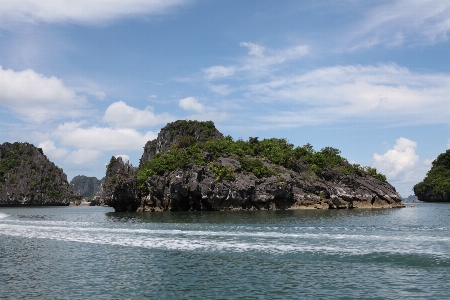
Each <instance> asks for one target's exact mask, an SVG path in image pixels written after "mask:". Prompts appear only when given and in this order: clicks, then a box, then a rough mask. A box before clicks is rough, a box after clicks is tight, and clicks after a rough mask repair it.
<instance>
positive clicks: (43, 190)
mask: <svg viewBox="0 0 450 300" xmlns="http://www.w3.org/2000/svg"><path fill="white" fill-rule="evenodd" d="M72 197H73V194H72V191H71V189H70V185H69V183H68V182H67V176H66V174H64V172H63V170H62V169H60V168H58V167H57V166H56V165H55V164H54V163H52V162H51V161H49V159H48V158H47V156H45V155H44V153H43V152H42V149H41V148H36V147H35V146H33V145H32V144H29V143H18V142H16V143H12V144H11V143H4V144H1V145H0V206H15V205H69V202H70V200H71V199H72Z"/></svg>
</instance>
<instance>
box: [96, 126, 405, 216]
mask: <svg viewBox="0 0 450 300" xmlns="http://www.w3.org/2000/svg"><path fill="white" fill-rule="evenodd" d="M103 197H104V200H105V202H106V203H107V204H109V205H111V206H113V207H114V208H115V209H116V211H162V210H172V211H173V210H243V209H302V208H357V207H402V206H403V205H402V204H401V200H402V199H401V197H400V195H399V194H398V193H397V192H396V191H395V188H394V187H393V186H391V185H390V184H389V183H387V182H386V177H385V176H384V175H382V174H379V173H378V172H377V171H376V169H374V168H371V167H362V166H360V165H357V164H351V163H349V162H348V161H347V160H346V159H345V158H343V157H341V156H340V151H339V150H338V149H335V148H332V147H326V148H323V149H321V150H320V151H316V150H314V149H313V146H312V145H310V144H306V145H304V146H302V147H294V145H292V144H290V143H289V142H288V141H287V140H286V139H279V138H271V139H263V140H259V139H258V138H257V137H250V138H249V139H248V140H247V141H244V140H233V138H232V137H230V136H226V137H224V136H223V135H222V134H221V133H220V132H218V131H217V129H216V128H215V126H214V124H213V123H212V122H211V121H209V122H198V121H176V122H174V123H169V124H167V125H166V126H165V127H164V128H162V129H161V131H160V133H159V134H158V137H157V139H155V140H152V141H149V142H148V143H147V144H146V146H145V148H144V154H143V156H142V158H141V161H140V165H139V168H135V167H133V166H131V165H129V164H124V163H123V162H122V160H121V159H120V158H117V159H116V158H114V157H112V158H111V161H110V164H109V165H108V166H107V172H106V178H105V185H104V193H103Z"/></svg>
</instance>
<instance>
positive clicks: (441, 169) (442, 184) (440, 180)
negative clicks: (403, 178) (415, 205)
mask: <svg viewBox="0 0 450 300" xmlns="http://www.w3.org/2000/svg"><path fill="white" fill-rule="evenodd" d="M414 194H415V195H416V196H417V198H418V199H419V200H420V201H425V202H450V149H449V150H447V151H446V152H444V153H441V154H439V156H438V157H437V158H436V159H435V160H434V161H433V162H432V166H431V169H430V171H428V173H427V175H426V176H425V178H424V179H423V181H422V182H419V183H418V184H416V185H415V186H414Z"/></svg>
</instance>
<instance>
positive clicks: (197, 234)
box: [0, 221, 450, 259]
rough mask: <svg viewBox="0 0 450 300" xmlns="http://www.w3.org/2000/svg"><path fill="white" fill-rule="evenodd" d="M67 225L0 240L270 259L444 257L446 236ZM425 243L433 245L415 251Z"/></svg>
mask: <svg viewBox="0 0 450 300" xmlns="http://www.w3.org/2000/svg"><path fill="white" fill-rule="evenodd" d="M70 224H71V222H67V223H66V224H65V226H61V225H62V224H61V223H59V222H57V224H55V223H54V222H53V221H50V222H34V223H31V222H28V221H27V222H23V223H16V222H0V235H9V236H16V237H24V238H42V239H44V238H46V239H53V240H59V241H70V242H80V243H90V244H103V245H119V246H126V247H141V248H148V249H161V250H178V251H192V250H202V251H227V252H247V251H257V252H263V253H273V254H284V253H302V252H309V253H318V252H320V253H328V254H340V255H362V254H371V253H386V254H411V253H414V254H426V255H432V256H435V257H436V256H440V257H443V258H445V259H449V258H450V256H449V251H448V250H449V249H450V238H449V237H448V236H433V237H430V236H428V235H408V236H405V235H375V234H372V235H371V234H357V233H355V232H351V233H342V232H341V233H337V232H336V233H323V232H311V230H304V231H307V232H298V233H292V232H279V231H270V232H267V231H255V228H251V227H248V228H239V229H238V228H234V230H230V229H229V228H228V230H227V231H224V230H223V228H222V230H221V228H220V227H218V228H214V229H215V230H210V231H206V230H191V229H175V228H173V226H169V228H153V229H152V228H142V227H138V228H124V227H101V226H95V225H94V224H89V225H88V224H87V223H85V224H84V226H82V227H73V226H69V225H70ZM55 225H56V226H55ZM72 225H73V224H72ZM97 225H99V224H97ZM176 226H177V225H175V227H176ZM265 230H267V228H266V229H265ZM429 242H432V243H433V244H431V245H427V247H423V246H421V245H423V244H424V243H429Z"/></svg>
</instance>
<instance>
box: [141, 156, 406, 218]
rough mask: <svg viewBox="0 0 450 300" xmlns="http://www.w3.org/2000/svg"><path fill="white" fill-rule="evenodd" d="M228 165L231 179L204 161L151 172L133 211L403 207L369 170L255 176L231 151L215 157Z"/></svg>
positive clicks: (398, 198) (387, 184)
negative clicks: (145, 191) (232, 174)
mask: <svg viewBox="0 0 450 300" xmlns="http://www.w3.org/2000/svg"><path fill="white" fill-rule="evenodd" d="M218 161H219V162H220V163H221V164H222V165H223V166H226V165H232V166H233V168H234V169H235V180H221V181H217V180H216V175H215V174H214V173H213V172H211V170H210V168H209V167H208V166H199V165H192V166H190V167H189V168H187V169H184V170H182V169H177V170H175V171H173V172H170V173H169V172H168V173H167V174H164V175H163V176H158V175H154V176H152V177H151V178H150V179H149V180H148V182H147V184H148V190H149V194H148V195H146V196H144V197H142V198H141V201H140V203H139V206H138V208H137V211H165V210H168V211H182V210H274V209H338V208H394V207H403V206H404V205H403V204H402V203H401V200H402V199H401V196H400V195H399V194H398V193H397V192H396V191H395V188H394V187H392V186H391V185H390V184H389V183H387V182H382V181H380V180H378V179H376V178H374V177H371V176H369V175H363V176H361V175H357V174H353V175H343V174H341V173H340V172H338V171H335V170H332V169H327V170H326V172H327V178H328V179H324V178H318V177H316V176H315V175H314V174H312V173H310V172H308V171H307V170H306V169H304V170H302V171H300V172H295V171H292V170H287V169H282V168H280V167H279V166H274V165H271V164H270V163H269V162H267V161H265V164H267V165H268V166H269V167H272V168H275V167H277V168H278V170H279V171H281V172H280V173H279V174H277V175H273V176H270V177H266V178H257V177H256V176H255V175H253V174H252V173H247V174H246V173H244V172H242V170H241V169H240V167H239V162H238V161H237V160H236V159H234V158H233V157H221V158H219V160H218Z"/></svg>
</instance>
